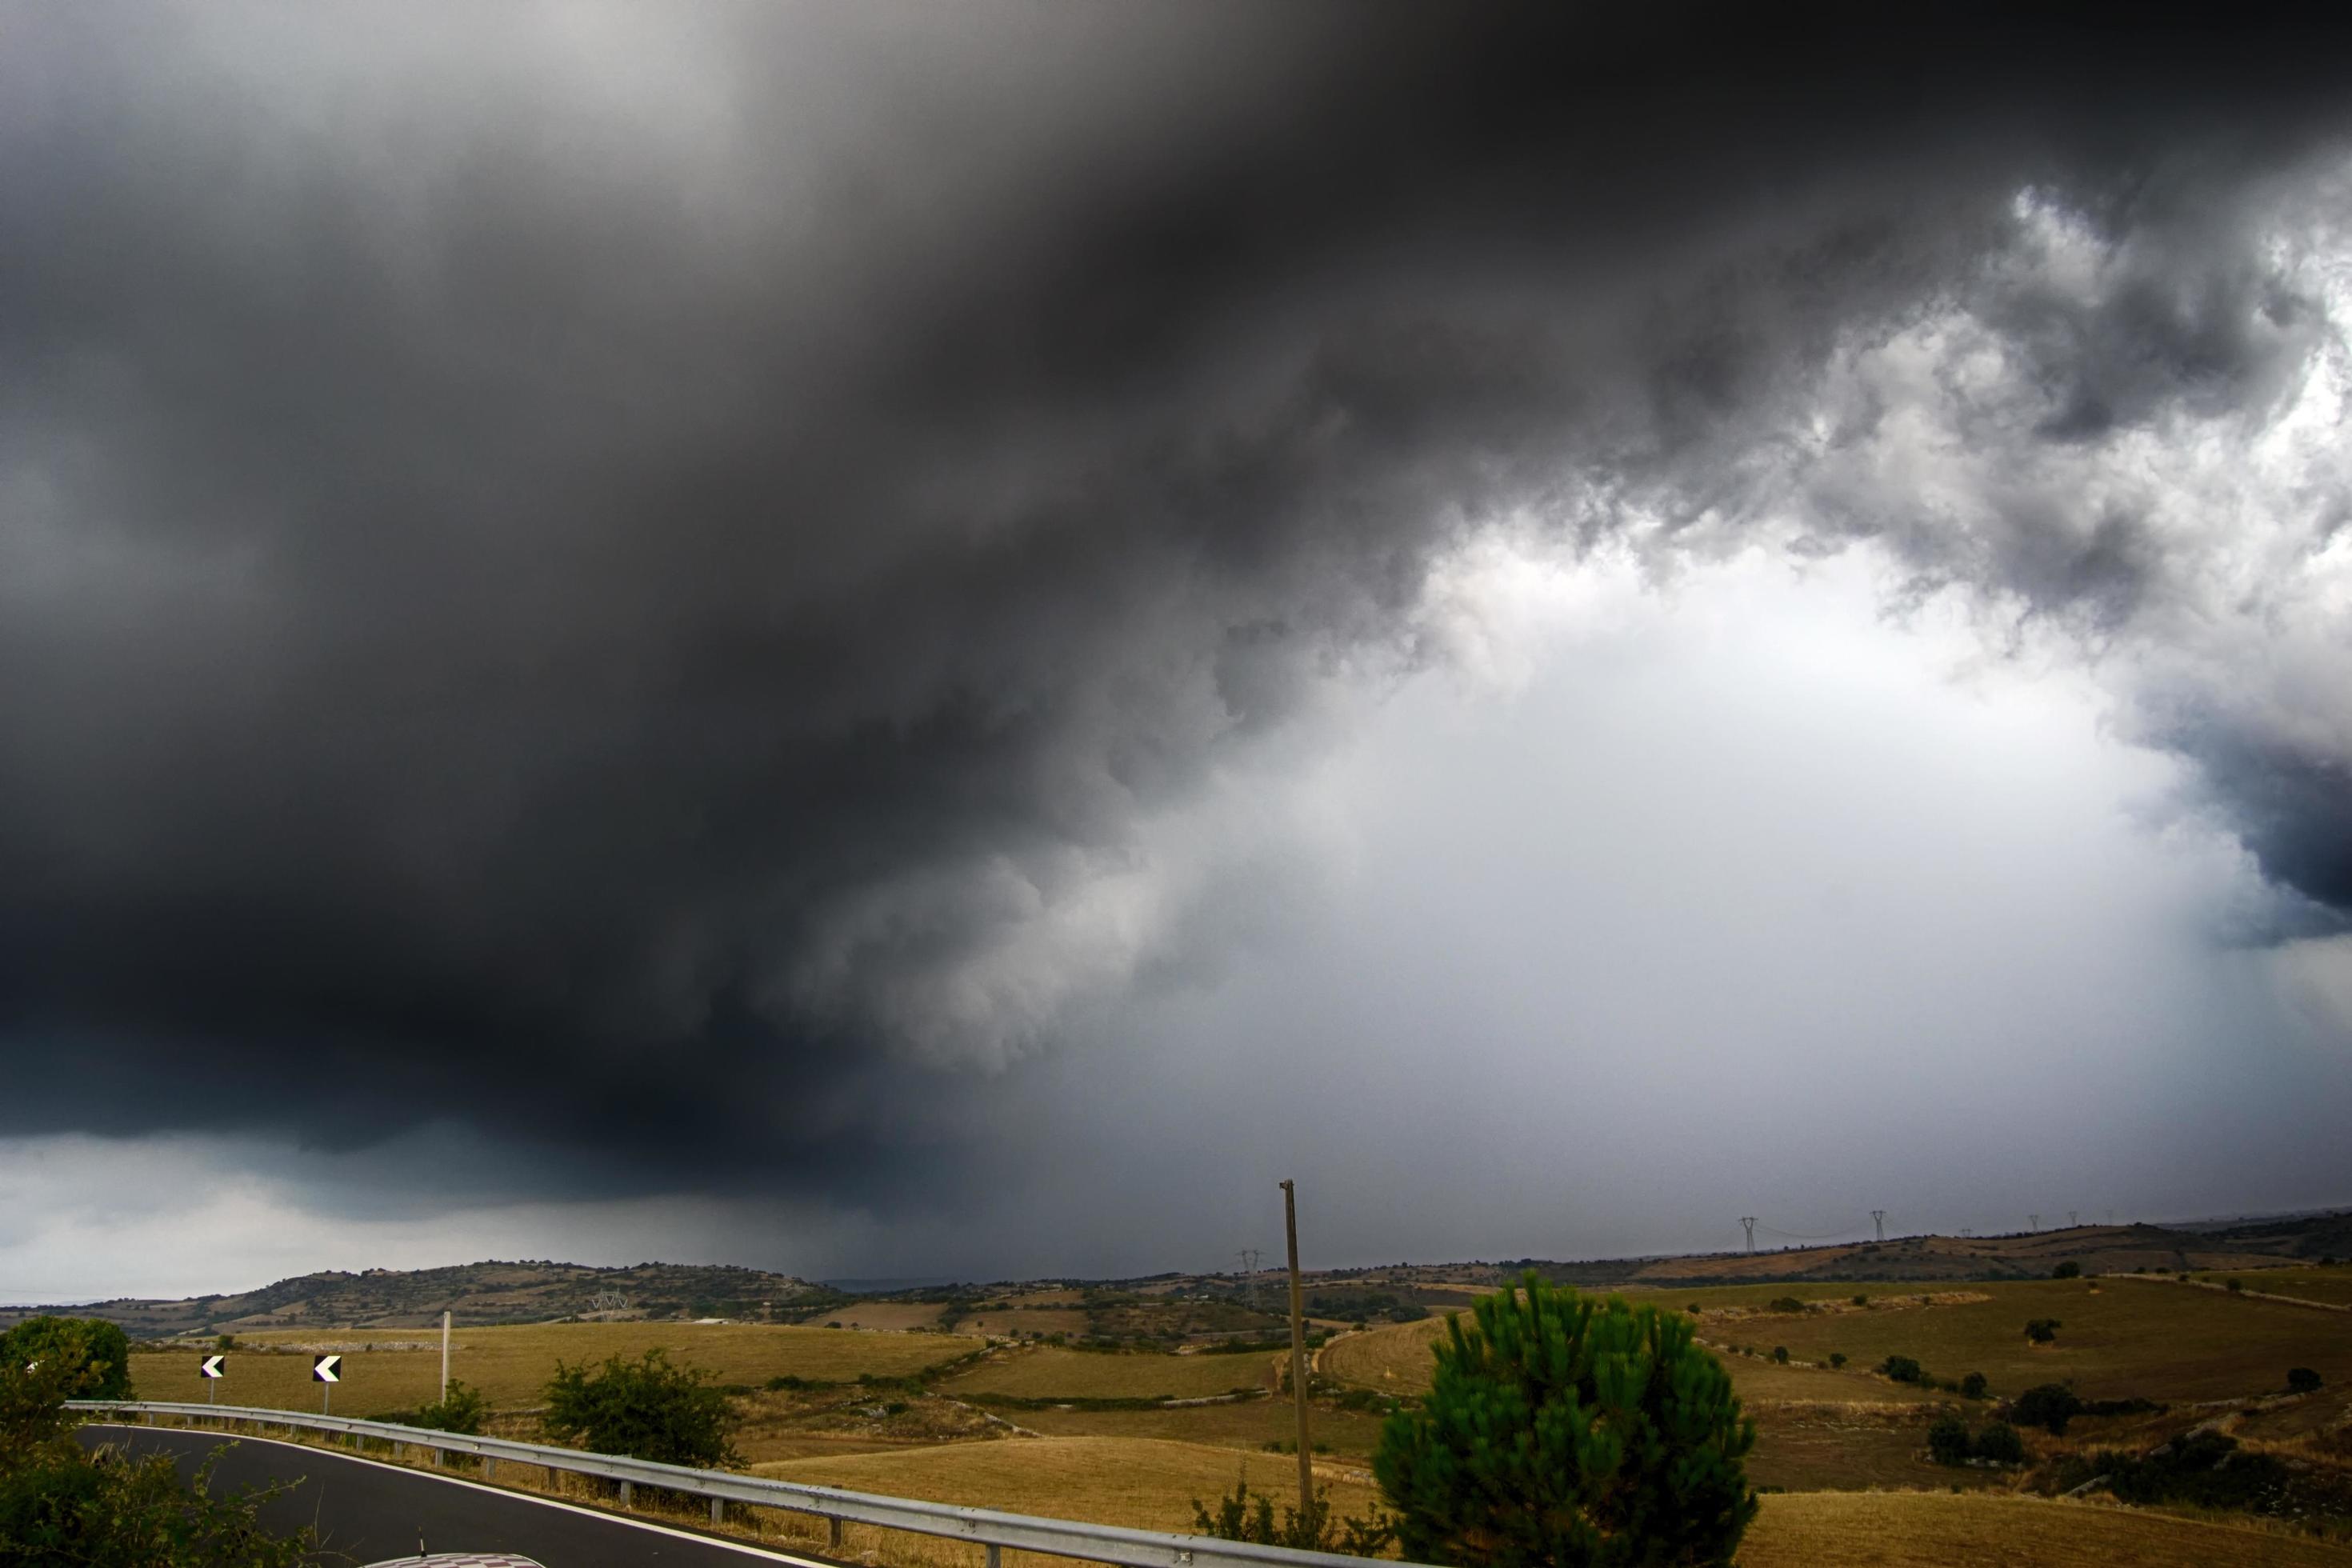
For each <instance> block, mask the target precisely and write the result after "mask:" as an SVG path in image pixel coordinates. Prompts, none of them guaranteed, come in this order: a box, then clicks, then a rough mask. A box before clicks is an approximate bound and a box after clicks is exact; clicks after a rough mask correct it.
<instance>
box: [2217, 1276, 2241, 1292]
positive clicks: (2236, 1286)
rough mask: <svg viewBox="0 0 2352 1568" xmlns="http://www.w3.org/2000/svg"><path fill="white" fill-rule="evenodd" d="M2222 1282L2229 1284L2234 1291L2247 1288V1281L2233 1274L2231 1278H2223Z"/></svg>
mask: <svg viewBox="0 0 2352 1568" xmlns="http://www.w3.org/2000/svg"><path fill="white" fill-rule="evenodd" d="M2221 1283H2222V1284H2224V1285H2226V1286H2228V1287H2229V1288H2230V1289H2231V1291H2233V1292H2234V1291H2239V1290H2242V1289H2245V1288H2246V1282H2245V1281H2244V1280H2242V1279H2239V1278H2237V1277H2236V1276H2235V1275H2231V1277H2230V1278H2229V1279H2224V1280H2222V1281H2221Z"/></svg>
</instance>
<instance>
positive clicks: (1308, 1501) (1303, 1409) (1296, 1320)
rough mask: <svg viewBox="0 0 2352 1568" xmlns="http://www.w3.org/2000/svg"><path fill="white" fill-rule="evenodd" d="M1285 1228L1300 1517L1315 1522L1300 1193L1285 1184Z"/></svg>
mask: <svg viewBox="0 0 2352 1568" xmlns="http://www.w3.org/2000/svg"><path fill="white" fill-rule="evenodd" d="M1282 1229H1283V1233H1284V1235H1286V1237H1288V1238H1289V1240H1290V1396H1291V1399H1292V1402H1293V1403H1294V1404H1296V1405H1297V1407H1298V1517H1299V1519H1300V1520H1301V1521H1304V1522H1305V1523H1306V1524H1307V1526H1308V1527H1309V1528H1310V1529H1311V1528H1312V1527H1313V1524H1314V1521H1315V1447H1314V1445H1313V1444H1312V1443H1310V1442H1308V1441H1307V1308H1306V1299H1305V1298H1304V1297H1303V1296H1302V1295H1300V1293H1299V1289H1298V1194H1297V1192H1296V1191H1294V1190H1293V1189H1292V1187H1291V1184H1289V1183H1288V1182H1285V1183H1283V1184H1282Z"/></svg>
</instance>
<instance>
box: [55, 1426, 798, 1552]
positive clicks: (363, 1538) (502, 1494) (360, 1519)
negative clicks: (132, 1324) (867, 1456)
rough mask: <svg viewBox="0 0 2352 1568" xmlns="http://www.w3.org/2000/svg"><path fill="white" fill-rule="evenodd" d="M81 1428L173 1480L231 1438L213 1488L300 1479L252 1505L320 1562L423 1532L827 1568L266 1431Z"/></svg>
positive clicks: (490, 1545)
mask: <svg viewBox="0 0 2352 1568" xmlns="http://www.w3.org/2000/svg"><path fill="white" fill-rule="evenodd" d="M81 1434H82V1441H83V1442H84V1443H85V1444H89V1445H96V1444H98V1443H102V1442H103V1443H114V1444H117V1445H119V1446H121V1447H123V1448H126V1449H127V1450H129V1451H130V1452H131V1453H132V1454H153V1453H167V1454H170V1455H172V1456H173V1458H174V1459H175V1460H176V1461H177V1462H178V1464H179V1467H180V1473H181V1474H182V1475H183V1476H190V1475H194V1473H195V1468H196V1466H197V1465H198V1464H199V1463H200V1462H202V1460H203V1458H204V1457H205V1455H206V1454H209V1453H210V1452H212V1450H213V1449H214V1448H215V1447H219V1446H220V1445H221V1444H223V1443H226V1442H231V1441H234V1442H235V1443H236V1447H233V1448H231V1449H229V1451H228V1452H227V1453H226V1454H224V1455H223V1456H222V1457H221V1461H220V1464H219V1466H218V1467H217V1468H215V1470H214V1471H213V1481H214V1484H215V1486H218V1487H222V1488H224V1489H236V1488H240V1487H251V1486H261V1485H267V1484H268V1483H269V1482H271V1481H293V1480H298V1479H299V1480H300V1482H301V1485H299V1487H296V1488H295V1489H293V1490H292V1491H291V1492H289V1494H287V1495H286V1496H284V1497H281V1498H279V1499H278V1500H276V1501H275V1502H273V1503H270V1504H269V1505H268V1507H266V1508H265V1509H263V1510H262V1516H261V1517H262V1522H263V1523H264V1524H265V1525H267V1526H268V1527H269V1528H270V1529H272V1530H278V1531H295V1530H299V1529H300V1528H301V1527H302V1526H304V1525H306V1524H307V1525H312V1526H315V1527H316V1528H317V1530H318V1531H319V1540H320V1545H321V1546H322V1547H323V1548H324V1549H325V1553H324V1561H326V1562H329V1563H335V1562H350V1563H374V1562H377V1561H379V1560H381V1559H383V1558H387V1557H405V1556H411V1555H414V1554H415V1552H416V1550H417V1542H418V1540H419V1538H420V1537H422V1539H423V1542H424V1544H425V1550H427V1551H431V1552H520V1553H521V1554H522V1555H524V1556H526V1557H532V1558H536V1559H538V1560H539V1561H540V1562H541V1563H546V1564H547V1568H589V1565H591V1564H595V1565H602V1564H604V1563H614V1564H625V1563H656V1564H659V1565H660V1568H748V1565H749V1564H751V1563H793V1564H796V1565H797V1568H832V1565H831V1564H828V1563H824V1561H823V1560H822V1559H819V1558H814V1557H801V1556H793V1555H792V1554H790V1553H787V1552H775V1551H770V1550H767V1549H765V1548H762V1547H758V1546H751V1545H749V1544H740V1543H737V1542H730V1541H728V1540H725V1539H723V1538H721V1537H719V1536H712V1535H703V1534H699V1533H698V1532H696V1531H690V1530H681V1529H678V1528H677V1527H676V1526H674V1525H667V1524H653V1523H646V1522H640V1521H633V1520H628V1519H624V1518H622V1517H620V1516H618V1515H615V1514H609V1513H602V1512H599V1511H597V1510H594V1509H589V1508H582V1507H580V1506H579V1505H578V1504H576V1503H567V1502H558V1501H556V1500H553V1499H551V1498H538V1497H533V1496H531V1495H530V1494H529V1493H527V1492H512V1491H505V1490H502V1489H499V1488H496V1487H488V1486H484V1485H482V1484H481V1483H479V1482H478V1481H470V1480H463V1479H454V1478H447V1477H442V1476H436V1475H429V1474H426V1473H425V1472H422V1471H418V1470H412V1469H405V1468H402V1467H399V1466H396V1465H386V1464H379V1463H377V1462H376V1461H374V1460H373V1459H363V1458H358V1457H356V1456H354V1455H350V1454H336V1453H330V1452H327V1451H325V1450H323V1449H320V1448H310V1447H302V1446H301V1445H299V1444H296V1443H281V1442H278V1441H276V1440H274V1439H271V1438H267V1437H238V1438H235V1439H231V1438H228V1437H226V1436H223V1435H222V1434H220V1433H218V1432H179V1431H173V1430H170V1429H168V1428H156V1427H148V1426H112V1425H106V1424H100V1423H95V1422H93V1423H91V1424H90V1425H89V1426H84V1427H82V1428H81Z"/></svg>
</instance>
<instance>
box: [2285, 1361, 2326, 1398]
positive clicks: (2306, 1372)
mask: <svg viewBox="0 0 2352 1568" xmlns="http://www.w3.org/2000/svg"><path fill="white" fill-rule="evenodd" d="M2320 1382H2321V1379H2320V1376H2319V1373H2315V1372H2314V1371H2313V1370H2312V1369H2311V1368H2309V1367H2307V1366H2291V1367H2289V1368H2287V1369H2286V1391H2287V1392H2288V1393H2289V1394H2316V1393H2318V1392H2319V1384H2320Z"/></svg>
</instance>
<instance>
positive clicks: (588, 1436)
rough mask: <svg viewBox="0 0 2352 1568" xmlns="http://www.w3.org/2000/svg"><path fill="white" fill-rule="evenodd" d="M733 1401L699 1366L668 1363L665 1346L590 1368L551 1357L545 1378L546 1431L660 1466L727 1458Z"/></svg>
mask: <svg viewBox="0 0 2352 1568" xmlns="http://www.w3.org/2000/svg"><path fill="white" fill-rule="evenodd" d="M735 1423H736V1415H735V1408H734V1406H733V1405H730V1403H729V1402H728V1398H727V1395H726V1394H724V1393H722V1392H721V1391H719V1389H717V1388H714V1387H712V1386H711V1382H710V1374H709V1373H707V1372H704V1371H703V1370H702V1369H701V1368H699V1367H694V1368H685V1367H674V1366H672V1365H670V1364H669V1357H668V1354H667V1352H664V1351H660V1350H649V1351H647V1352H646V1353H645V1356H644V1358H643V1359H642V1360H639V1361H634V1362H630V1361H623V1360H622V1359H621V1358H620V1357H619V1356H617V1355H614V1356H612V1357H610V1358H608V1359H607V1360H606V1361H605V1363H604V1368H603V1370H602V1371H599V1372H596V1373H593V1374H592V1373H590V1372H589V1370H588V1365H587V1363H585V1362H583V1363H581V1364H580V1365H578V1366H568V1365H566V1364H565V1363H562V1362H561V1361H558V1362H557V1363H555V1376H554V1377H553V1378H551V1379H550V1380H549V1382H548V1384H547V1416H546V1422H545V1425H546V1428H547V1432H548V1435H549V1436H552V1437H554V1438H555V1439H556V1440H557V1441H559V1442H570V1441H572V1439H574V1438H578V1439H579V1440H580V1441H581V1442H582V1443H583V1445H584V1446H585V1447H587V1448H588V1450H589V1451H590V1452H592V1453H597V1454H628V1455H631V1456H633V1457H635V1458H640V1459H653V1460H656V1461H658V1462H659V1463H662V1464H666V1465H694V1466H699V1467H706V1468H707V1467H711V1466H717V1465H724V1464H731V1463H733V1462H734V1461H735V1458H736V1455H735V1448H734V1445H733V1444H732V1443H731V1442H730V1440H729V1439H730V1436H731V1435H732V1434H733V1432H734V1429H735Z"/></svg>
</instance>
